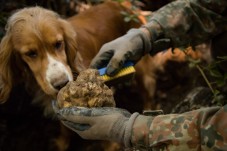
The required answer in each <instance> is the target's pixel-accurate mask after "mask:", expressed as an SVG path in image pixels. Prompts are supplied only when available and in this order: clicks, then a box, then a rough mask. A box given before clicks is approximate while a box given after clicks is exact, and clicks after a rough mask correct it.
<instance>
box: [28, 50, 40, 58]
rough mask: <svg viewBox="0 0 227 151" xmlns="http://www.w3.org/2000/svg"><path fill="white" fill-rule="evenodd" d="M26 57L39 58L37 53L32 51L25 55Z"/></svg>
mask: <svg viewBox="0 0 227 151" xmlns="http://www.w3.org/2000/svg"><path fill="white" fill-rule="evenodd" d="M25 55H26V56H28V57H30V58H35V57H37V56H38V54H37V52H36V51H34V50H30V51H28V52H27V53H25Z"/></svg>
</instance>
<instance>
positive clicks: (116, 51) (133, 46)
mask: <svg viewBox="0 0 227 151" xmlns="http://www.w3.org/2000/svg"><path fill="white" fill-rule="evenodd" d="M146 30H147V29H145V28H144V29H131V30H129V32H128V33H127V34H126V35H124V36H122V37H119V38H117V39H115V40H113V41H111V42H109V43H106V44H104V45H103V46H102V48H101V49H100V51H99V53H98V54H97V55H96V56H95V58H94V59H93V60H92V62H91V65H90V66H91V68H98V69H99V68H102V67H104V66H106V65H107V70H106V74H107V75H110V76H112V75H114V74H116V73H117V72H118V71H119V70H120V69H121V67H123V65H124V63H125V61H133V62H137V61H138V60H139V59H141V57H142V56H143V55H145V54H146V53H148V52H149V51H150V50H151V40H150V35H149V31H148V30H147V31H146Z"/></svg>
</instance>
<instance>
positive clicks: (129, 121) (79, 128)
mask: <svg viewBox="0 0 227 151" xmlns="http://www.w3.org/2000/svg"><path fill="white" fill-rule="evenodd" d="M53 108H54V110H55V112H56V113H57V116H58V118H59V119H60V120H61V121H62V123H63V124H64V125H65V126H67V127H68V128H70V129H71V130H73V131H75V132H76V133H78V134H79V135H80V136H81V137H82V138H84V139H93V140H111V141H116V142H119V143H124V145H125V146H126V147H130V146H131V132H132V126H133V123H134V121H135V119H136V118H137V116H138V115H139V114H138V113H134V114H130V113H129V112H128V111H126V110H123V109H118V108H112V107H102V108H85V107H68V108H63V109H58V108H57V107H56V105H55V103H53Z"/></svg>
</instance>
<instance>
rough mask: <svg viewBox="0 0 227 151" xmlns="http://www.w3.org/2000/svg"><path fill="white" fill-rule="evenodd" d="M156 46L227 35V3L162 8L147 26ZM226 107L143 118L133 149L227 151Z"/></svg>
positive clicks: (189, 2)
mask: <svg viewBox="0 0 227 151" xmlns="http://www.w3.org/2000/svg"><path fill="white" fill-rule="evenodd" d="M145 27H146V28H147V29H149V31H150V32H151V34H152V36H154V37H155V38H153V39H154V42H153V43H155V41H157V40H159V39H162V38H169V39H170V40H171V46H172V47H188V46H196V45H197V44H200V43H203V42H206V41H207V40H210V39H212V38H214V37H215V36H217V35H219V34H221V33H223V32H226V31H227V1H226V0H178V1H174V2H172V3H169V4H168V5H166V6H164V7H162V8H161V9H159V10H158V11H157V12H155V13H154V15H153V16H152V17H151V20H150V22H149V23H148V24H146V25H145ZM226 117H227V105H225V106H224V107H210V108H202V109H199V110H194V111H191V112H186V113H183V114H168V115H159V116H156V117H152V116H143V115H140V116H139V117H138V118H137V119H136V121H135V123H134V125H133V130H132V138H131V142H132V145H133V146H135V147H136V148H140V149H141V148H142V149H145V150H152V151H162V150H164V151H165V150H166V151H173V150H179V151H182V150H185V151H186V150H189V151H204V150H206V151H211V150H212V151H224V150H227V120H226Z"/></svg>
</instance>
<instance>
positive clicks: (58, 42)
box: [54, 41, 62, 49]
mask: <svg viewBox="0 0 227 151" xmlns="http://www.w3.org/2000/svg"><path fill="white" fill-rule="evenodd" d="M54 46H55V48H56V49H60V48H61V46H62V41H57V42H56V43H55V45H54Z"/></svg>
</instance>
